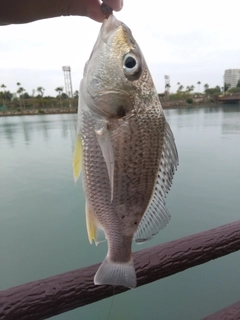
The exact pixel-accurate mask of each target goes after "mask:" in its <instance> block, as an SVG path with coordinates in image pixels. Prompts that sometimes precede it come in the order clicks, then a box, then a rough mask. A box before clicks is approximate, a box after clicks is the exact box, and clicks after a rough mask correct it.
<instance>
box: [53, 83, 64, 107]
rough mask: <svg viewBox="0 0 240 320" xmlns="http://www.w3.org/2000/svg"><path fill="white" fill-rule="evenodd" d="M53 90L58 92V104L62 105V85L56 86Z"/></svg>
mask: <svg viewBox="0 0 240 320" xmlns="http://www.w3.org/2000/svg"><path fill="white" fill-rule="evenodd" d="M55 91H57V92H58V96H59V98H60V104H61V107H62V92H63V87H57V88H56V89H55Z"/></svg>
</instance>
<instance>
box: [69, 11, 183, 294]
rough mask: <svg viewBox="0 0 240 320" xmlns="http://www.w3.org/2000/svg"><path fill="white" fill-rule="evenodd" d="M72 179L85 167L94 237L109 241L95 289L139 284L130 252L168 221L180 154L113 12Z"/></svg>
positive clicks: (92, 67)
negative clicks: (167, 202)
mask: <svg viewBox="0 0 240 320" xmlns="http://www.w3.org/2000/svg"><path fill="white" fill-rule="evenodd" d="M77 130H78V139H77V143H76V149H75V153H74V160H73V167H74V178H75V180H77V178H78V176H79V174H80V171H81V167H82V171H83V186H84V192H85V196H86V221H87V230H88V236H89V240H90V242H91V243H92V240H93V239H94V240H95V242H96V244H97V243H98V242H100V241H101V240H102V238H101V232H100V230H103V231H104V234H105V237H106V239H107V241H108V253H107V256H106V258H105V260H104V261H103V263H102V264H101V266H100V268H99V269H98V271H97V273H96V275H95V277H94V283H95V284H98V285H99V284H109V285H122V286H126V287H129V288H134V287H136V273H135V269H134V263H133V258H132V252H131V245H132V240H133V239H134V240H135V241H136V242H137V243H141V242H144V241H146V240H148V239H150V238H152V237H153V236H154V235H155V234H156V233H157V232H158V231H159V230H160V229H162V228H163V227H165V226H166V224H167V223H168V222H169V219H170V214H169V212H168V210H167V209H166V207H165V200H164V198H165V196H166V193H167V192H168V190H169V188H170V186H171V181H172V178H173V174H174V172H175V170H176V167H177V164H178V154H177V149H176V146H175V142H174V137H173V134H172V132H171V129H170V127H169V125H168V123H167V122H166V119H165V117H164V114H163V110H162V107H161V104H160V102H159V98H158V95H157V92H156V89H155V87H154V84H153V81H152V78H151V75H150V72H149V70H148V67H147V64H146V62H145V60H144V57H143V55H142V53H141V50H140V48H139V46H138V44H137V43H136V41H135V40H134V38H133V36H132V33H131V31H130V29H129V28H128V27H127V26H126V25H125V24H124V23H122V22H121V21H119V20H117V19H116V18H115V17H114V16H113V15H111V16H110V17H109V18H108V19H106V20H105V21H104V22H103V24H102V27H101V30H100V33H99V36H98V39H97V42H96V44H95V46H94V48H93V51H92V54H91V56H90V58H89V60H88V62H87V63H86V66H85V70H84V75H83V79H82V81H81V85H80V98H79V108H78V129H77Z"/></svg>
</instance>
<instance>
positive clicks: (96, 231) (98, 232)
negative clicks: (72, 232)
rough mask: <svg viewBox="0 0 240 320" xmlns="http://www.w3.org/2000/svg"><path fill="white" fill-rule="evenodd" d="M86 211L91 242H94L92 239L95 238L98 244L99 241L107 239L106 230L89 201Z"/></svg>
mask: <svg viewBox="0 0 240 320" xmlns="http://www.w3.org/2000/svg"><path fill="white" fill-rule="evenodd" d="M85 211H86V224H87V233H88V239H89V242H90V243H91V244H92V241H93V240H94V241H95V244H96V245H98V244H99V242H103V241H105V240H106V236H105V232H104V230H103V227H102V226H101V224H100V222H99V221H98V218H97V217H96V215H95V214H94V213H93V211H92V209H91V207H90V206H89V204H88V202H87V201H86V207H85Z"/></svg>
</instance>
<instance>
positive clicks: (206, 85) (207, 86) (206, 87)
mask: <svg viewBox="0 0 240 320" xmlns="http://www.w3.org/2000/svg"><path fill="white" fill-rule="evenodd" d="M203 87H204V92H206V90H207V89H208V88H209V85H208V84H207V83H205V85H204V86H203Z"/></svg>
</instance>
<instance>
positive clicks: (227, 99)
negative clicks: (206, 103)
mask: <svg viewBox="0 0 240 320" xmlns="http://www.w3.org/2000/svg"><path fill="white" fill-rule="evenodd" d="M218 101H219V102H222V103H239V102H240V93H232V94H228V95H224V96H223V95H221V96H218Z"/></svg>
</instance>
